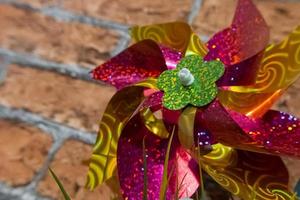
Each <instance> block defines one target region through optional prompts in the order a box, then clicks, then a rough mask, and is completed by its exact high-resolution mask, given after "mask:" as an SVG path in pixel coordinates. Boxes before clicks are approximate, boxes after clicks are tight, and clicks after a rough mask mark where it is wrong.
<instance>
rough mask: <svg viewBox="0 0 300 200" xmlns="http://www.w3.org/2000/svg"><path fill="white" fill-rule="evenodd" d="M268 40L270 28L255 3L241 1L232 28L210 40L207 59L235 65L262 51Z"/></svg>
mask: <svg viewBox="0 0 300 200" xmlns="http://www.w3.org/2000/svg"><path fill="white" fill-rule="evenodd" d="M268 40H269V28H268V26H267V24H266V22H265V20H264V19H263V17H262V15H261V14H260V12H259V11H258V10H257V8H256V7H255V5H254V4H253V2H252V1H251V0H239V1H238V5H237V9H236V12H235V16H234V19H233V22H232V25H231V27H229V28H227V29H225V30H223V31H221V32H219V33H217V34H215V35H214V36H213V37H212V38H211V39H210V40H209V42H208V44H207V46H208V49H209V52H208V54H207V56H206V59H207V60H211V59H216V58H219V59H220V60H221V61H222V62H223V63H224V64H225V65H234V64H237V63H239V62H241V61H244V60H246V59H248V58H250V57H252V56H254V55H256V54H257V53H259V52H260V51H262V50H263V49H264V48H265V47H266V45H267V44H268Z"/></svg>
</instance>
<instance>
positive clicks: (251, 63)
mask: <svg viewBox="0 0 300 200" xmlns="http://www.w3.org/2000/svg"><path fill="white" fill-rule="evenodd" d="M262 55H263V53H262V52H261V53H259V54H257V55H255V56H253V57H251V58H249V59H247V60H245V61H242V62H240V63H238V64H235V65H231V66H227V67H226V70H225V73H224V75H223V76H222V77H221V78H220V79H219V80H218V81H217V85H218V87H222V86H246V85H251V84H254V83H255V80H256V76H257V70H258V68H259V66H260V64H261V59H262Z"/></svg>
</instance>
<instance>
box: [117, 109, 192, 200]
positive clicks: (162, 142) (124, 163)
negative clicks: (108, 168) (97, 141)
mask: <svg viewBox="0 0 300 200" xmlns="http://www.w3.org/2000/svg"><path fill="white" fill-rule="evenodd" d="M144 138H145V146H146V149H145V151H146V157H147V178H148V187H147V196H148V199H159V193H160V186H161V181H162V175H163V165H164V160H165V153H166V149H167V145H168V139H161V138H159V137H157V136H155V135H153V134H152V133H150V132H149V131H148V129H147V128H146V127H145V126H144V125H143V122H142V120H141V118H140V116H139V114H137V115H135V116H134V117H133V118H132V119H131V120H130V121H129V122H128V124H127V125H126V126H125V128H124V130H123V132H122V135H121V137H120V139H119V142H118V152H117V153H118V154H117V166H118V175H119V180H120V186H121V190H122V194H123V197H124V199H130V200H140V199H143V185H144V165H143V145H142V144H143V139H144ZM178 148H179V143H178V141H177V139H176V137H175V139H174V142H173V143H172V149H171V153H170V161H169V170H168V171H169V173H170V171H171V167H172V166H175V167H176V168H175V172H174V173H175V174H177V173H178V169H182V166H184V169H185V171H180V172H179V173H178V174H180V175H181V176H182V173H183V172H184V173H185V172H187V174H188V175H187V176H186V178H187V180H186V182H185V183H187V182H193V184H192V189H191V190H195V188H196V186H197V178H196V177H197V174H196V172H194V169H195V163H194V162H193V161H192V160H191V158H190V157H188V155H187V154H184V153H182V152H178V150H177V149H178ZM178 156H179V157H180V159H176V158H178ZM179 166H181V168H180V167H179ZM194 174H195V175H194ZM179 177H180V176H179ZM174 188H176V181H171V182H170V185H169V187H168V190H167V199H168V200H169V199H172V197H173V195H174V194H175V191H174Z"/></svg>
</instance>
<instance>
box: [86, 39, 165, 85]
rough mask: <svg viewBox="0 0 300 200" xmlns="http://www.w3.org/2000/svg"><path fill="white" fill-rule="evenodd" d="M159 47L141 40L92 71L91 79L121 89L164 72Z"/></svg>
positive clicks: (148, 41) (149, 41)
mask: <svg viewBox="0 0 300 200" xmlns="http://www.w3.org/2000/svg"><path fill="white" fill-rule="evenodd" d="M166 69H167V66H166V64H165V59H164V56H163V54H162V52H161V49H160V47H159V46H158V45H157V44H156V43H155V42H154V41H152V40H143V41H141V42H138V43H136V44H134V45H132V46H131V47H129V48H127V49H126V50H124V51H123V52H121V53H120V54H118V55H116V56H115V57H113V58H112V59H110V60H109V61H107V62H106V63H104V64H102V65H100V66H99V67H97V68H96V69H94V70H93V71H92V75H93V78H94V79H96V80H100V81H104V82H106V83H108V84H111V85H113V86H115V87H116V88H117V89H121V88H123V87H125V86H128V85H131V84H134V83H136V82H138V81H141V80H143V79H146V78H149V77H157V76H158V75H159V74H160V73H161V72H162V71H164V70H166Z"/></svg>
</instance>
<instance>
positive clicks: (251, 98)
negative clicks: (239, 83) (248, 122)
mask: <svg viewBox="0 0 300 200" xmlns="http://www.w3.org/2000/svg"><path fill="white" fill-rule="evenodd" d="M282 93H283V90H277V91H276V92H274V93H256V92H251V93H240V92H233V91H227V90H219V93H218V99H219V100H220V102H221V103H222V105H223V106H225V107H227V108H230V109H232V110H234V111H236V112H239V113H243V114H245V115H247V116H249V117H254V118H255V117H260V116H262V115H263V114H264V113H265V112H266V111H267V110H269V109H270V108H271V107H272V105H273V104H274V102H275V101H276V100H278V99H279V98H280V96H281V95H282Z"/></svg>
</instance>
